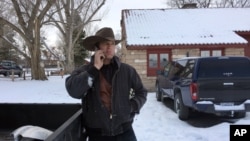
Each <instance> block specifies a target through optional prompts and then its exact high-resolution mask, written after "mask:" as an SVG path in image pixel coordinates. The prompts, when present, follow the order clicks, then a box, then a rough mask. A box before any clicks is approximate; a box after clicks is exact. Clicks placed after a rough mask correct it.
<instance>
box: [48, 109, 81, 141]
mask: <svg viewBox="0 0 250 141" xmlns="http://www.w3.org/2000/svg"><path fill="white" fill-rule="evenodd" d="M81 120H82V110H81V109H79V110H78V111H77V112H76V113H75V114H74V115H73V116H71V117H70V118H69V119H68V120H67V121H66V122H64V123H63V124H62V125H61V126H60V127H59V128H58V129H56V130H55V131H54V132H53V134H51V135H50V136H49V137H48V138H47V139H46V140H45V141H83V140H84V139H83V128H82V127H83V126H82V121H81Z"/></svg>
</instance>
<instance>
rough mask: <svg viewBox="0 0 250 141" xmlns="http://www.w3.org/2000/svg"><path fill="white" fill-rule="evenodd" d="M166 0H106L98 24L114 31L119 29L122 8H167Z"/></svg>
mask: <svg viewBox="0 0 250 141" xmlns="http://www.w3.org/2000/svg"><path fill="white" fill-rule="evenodd" d="M165 1H166V0H108V2H107V4H105V6H104V8H103V9H106V10H108V11H106V12H105V13H107V14H105V16H104V17H103V19H102V21H101V22H100V23H99V24H98V26H99V27H100V28H101V27H104V26H108V27H112V28H113V29H114V32H117V31H119V30H120V20H121V11H122V10H123V9H149V8H167V5H166V4H165V3H166V2H165Z"/></svg>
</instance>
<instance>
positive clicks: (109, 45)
mask: <svg viewBox="0 0 250 141" xmlns="http://www.w3.org/2000/svg"><path fill="white" fill-rule="evenodd" d="M99 48H100V50H102V51H103V53H104V55H105V58H106V59H112V58H113V56H114V55H115V41H103V42H100V43H99Z"/></svg>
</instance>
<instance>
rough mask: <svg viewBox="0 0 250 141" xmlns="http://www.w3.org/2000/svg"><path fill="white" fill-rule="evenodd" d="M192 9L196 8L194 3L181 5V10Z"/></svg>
mask: <svg viewBox="0 0 250 141" xmlns="http://www.w3.org/2000/svg"><path fill="white" fill-rule="evenodd" d="M192 8H197V4H196V3H186V4H183V6H182V9H192Z"/></svg>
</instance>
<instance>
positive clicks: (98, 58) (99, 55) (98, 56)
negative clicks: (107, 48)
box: [94, 50, 105, 70]
mask: <svg viewBox="0 0 250 141" xmlns="http://www.w3.org/2000/svg"><path fill="white" fill-rule="evenodd" d="M94 57H95V59H94V66H95V67H96V68H97V69H98V70H100V69H101V68H102V66H103V60H104V58H105V56H104V53H103V51H102V50H96V51H95V55H94Z"/></svg>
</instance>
